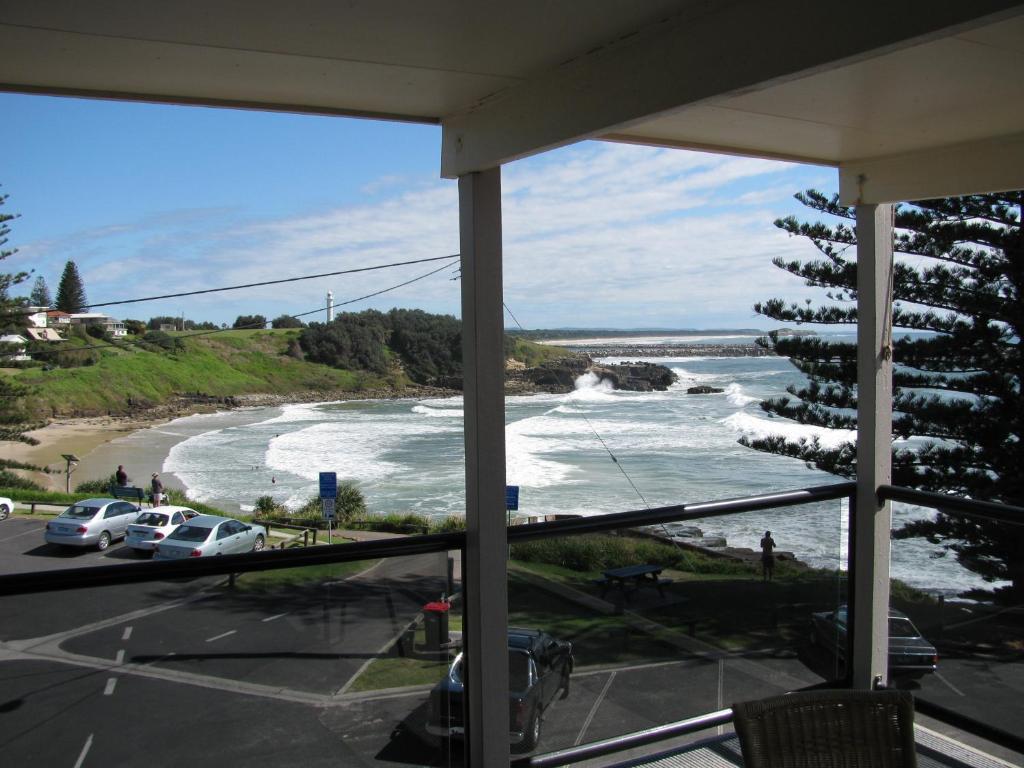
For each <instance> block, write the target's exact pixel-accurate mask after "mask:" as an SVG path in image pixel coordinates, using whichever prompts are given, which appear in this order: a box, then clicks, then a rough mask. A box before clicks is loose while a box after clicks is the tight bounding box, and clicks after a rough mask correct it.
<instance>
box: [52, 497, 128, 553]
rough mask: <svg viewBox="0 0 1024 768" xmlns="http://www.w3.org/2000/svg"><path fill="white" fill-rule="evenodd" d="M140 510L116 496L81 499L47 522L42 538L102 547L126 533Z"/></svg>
mask: <svg viewBox="0 0 1024 768" xmlns="http://www.w3.org/2000/svg"><path fill="white" fill-rule="evenodd" d="M141 511H142V509H141V508H140V507H139V506H138V505H136V504H131V503H130V502H127V501H119V500H118V499H84V500H82V501H78V502H75V503H74V504H72V505H71V506H70V507H68V508H67V509H65V510H64V511H63V512H61V513H60V514H59V515H57V517H55V518H54V519H53V520H51V521H50V522H48V523H47V524H46V533H45V534H44V538H45V539H46V542H47V543H48V544H62V545H64V546H68V547H96V548H97V549H100V550H103V549H106V548H107V547H109V546H110V542H111V541H113V540H114V539H119V538H121V537H122V536H124V535H125V531H126V530H127V529H128V525H129V524H130V523H134V522H135V518H137V517H138V516H139V512H141Z"/></svg>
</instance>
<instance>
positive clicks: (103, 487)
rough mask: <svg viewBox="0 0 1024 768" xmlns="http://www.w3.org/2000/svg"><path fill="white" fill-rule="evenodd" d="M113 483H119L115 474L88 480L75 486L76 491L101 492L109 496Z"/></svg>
mask: <svg viewBox="0 0 1024 768" xmlns="http://www.w3.org/2000/svg"><path fill="white" fill-rule="evenodd" d="M112 485H117V478H116V477H115V476H114V475H111V476H110V477H107V478H102V479H99V480H86V481H85V482H83V483H79V484H78V485H76V486H75V493H101V494H103V495H104V496H107V495H109V494H110V486H112Z"/></svg>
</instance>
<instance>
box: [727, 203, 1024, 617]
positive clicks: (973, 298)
mask: <svg viewBox="0 0 1024 768" xmlns="http://www.w3.org/2000/svg"><path fill="white" fill-rule="evenodd" d="M797 199H798V200H800V202H802V203H803V204H804V205H806V206H807V207H809V208H810V209H812V210H814V211H816V212H818V213H819V214H824V215H825V216H828V217H830V222H833V221H836V220H838V223H824V222H810V223H809V222H800V221H798V220H797V219H796V218H794V217H788V218H785V219H780V220H778V221H776V222H775V225H776V226H777V227H780V228H781V229H783V230H785V231H786V232H788V233H789V234H790V235H795V236H798V237H803V238H806V239H808V240H809V241H810V242H811V243H813V244H814V246H815V247H816V248H817V249H818V251H819V253H820V254H821V258H817V259H814V260H807V261H796V260H794V261H788V262H787V261H784V260H782V259H776V260H775V264H776V266H778V267H779V268H781V269H784V270H786V271H787V272H789V273H791V274H792V275H794V276H796V277H799V278H801V279H803V280H804V282H805V283H806V284H807V285H809V286H814V287H819V288H823V289H825V291H826V293H825V295H826V297H827V298H828V299H829V300H830V303H827V304H822V305H820V306H813V305H806V306H803V305H798V304H794V303H788V302H786V301H784V300H782V299H771V300H770V301H766V302H763V303H759V304H757V305H755V307H754V310H755V311H756V312H758V313H759V314H761V315H764V316H766V317H769V318H772V319H773V320H776V321H780V322H784V323H819V324H826V325H852V324H855V323H856V322H857V309H856V305H855V304H854V303H853V302H855V301H856V285H857V264H856V249H855V245H856V231H855V228H854V227H853V226H852V225H851V224H850V223H848V222H852V221H853V220H854V219H855V214H854V211H853V209H851V208H847V207H844V206H841V205H839V204H838V200H837V198H835V197H832V198H828V197H826V196H824V195H822V194H820V193H818V192H815V191H808V192H806V193H805V194H800V195H797ZM1022 203H1024V193H1022V192H1019V191H1018V192H1006V193H1001V194H990V195H972V196H968V197H958V198H946V199H938V200H922V201H918V202H914V203H910V204H907V205H900V206H897V208H896V210H895V214H894V223H895V229H896V233H895V236H894V251H895V267H894V277H893V296H894V307H893V326H894V328H899V329H902V330H906V331H914V332H919V333H916V334H915V335H914V336H908V335H899V334H896V335H895V339H894V342H893V363H894V368H893V437H894V445H893V452H892V466H893V482H894V483H895V484H897V485H904V486H909V487H913V488H920V489H922V490H928V491H936V492H949V493H956V494H960V495H966V496H970V497H972V498H975V499H984V500H989V501H997V502H1003V503H1007V504H1015V505H1021V504H1024V472H1022V471H1021V467H1024V395H1022V391H1021V383H1022V379H1024V352H1022V349H1021V338H1022V335H1024V243H1022V231H1021V206H1022ZM761 343H762V344H763V345H765V346H768V347H769V348H771V349H773V350H774V351H775V352H777V353H778V354H780V355H783V356H785V357H788V358H790V361H791V362H792V363H793V365H794V366H796V367H797V368H798V369H799V370H800V371H801V372H803V373H804V374H805V375H806V376H807V380H808V381H807V384H806V385H804V386H802V387H791V388H789V390H788V391H789V395H790V396H789V397H780V398H775V399H771V400H766V401H765V402H763V403H762V408H763V409H764V410H766V411H767V412H769V413H771V414H776V415H779V416H784V417H787V418H790V419H794V420H796V421H798V422H800V423H802V424H812V425H817V426H823V427H829V428H833V429H854V428H856V426H857V416H856V408H857V392H856V378H857V349H856V345H855V344H852V343H838V342H832V341H827V340H824V339H822V338H817V337H799V338H795V337H782V336H780V335H778V334H772V335H770V336H769V337H768V338H766V339H763V340H762V342H761ZM741 442H743V443H744V444H746V445H749V446H751V447H754V448H757V449H759V450H763V451H768V452H771V453H776V454H781V455H785V456H791V457H794V458H799V459H801V460H803V461H805V462H807V463H808V464H809V465H813V466H815V467H817V468H819V469H823V470H825V471H827V472H831V473H834V474H838V475H841V476H843V477H847V478H852V477H855V476H856V472H857V466H856V450H855V447H854V446H853V445H852V444H845V445H841V446H838V447H825V446H822V445H821V444H820V443H819V442H818V441H817V440H800V441H799V442H793V441H789V440H786V439H785V438H782V437H770V438H766V439H759V440H742V441H741ZM896 535H897V536H898V537H909V536H923V537H926V538H927V539H928V540H929V541H931V542H932V543H935V544H939V545H941V547H942V548H943V550H944V551H948V552H952V553H953V554H954V556H955V557H956V559H957V561H958V562H959V563H960V564H961V565H963V566H964V567H965V568H967V569H969V570H971V571H974V572H975V573H977V574H979V575H980V576H982V577H983V578H984V579H985V580H987V581H1008V582H1010V586H1009V587H1008V588H1006V589H1005V591H1004V592H1005V593H1006V594H1004V595H1003V596H1005V597H1009V598H1012V599H1016V600H1020V599H1022V598H1024V526H1011V525H1001V524H997V523H989V522H985V521H981V520H978V519H974V518H966V517H962V516H958V515H955V514H951V513H945V512H943V511H941V510H940V511H939V512H938V513H937V514H936V516H935V519H934V520H920V521H915V522H912V523H909V524H907V525H905V526H903V528H901V529H900V530H899V531H897V533H896ZM1001 591H1003V590H1001Z"/></svg>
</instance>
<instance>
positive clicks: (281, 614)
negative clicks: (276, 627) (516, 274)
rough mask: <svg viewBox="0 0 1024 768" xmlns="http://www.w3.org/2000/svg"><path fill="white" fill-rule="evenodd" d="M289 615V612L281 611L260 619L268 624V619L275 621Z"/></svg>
mask: <svg viewBox="0 0 1024 768" xmlns="http://www.w3.org/2000/svg"><path fill="white" fill-rule="evenodd" d="M287 615H288V614H287V613H279V614H277V615H276V616H267V618H265V619H260V621H262V622H263V623H264V624H266V623H267V622H268V621H273V620H274V619H280V618H281V617H282V616H287Z"/></svg>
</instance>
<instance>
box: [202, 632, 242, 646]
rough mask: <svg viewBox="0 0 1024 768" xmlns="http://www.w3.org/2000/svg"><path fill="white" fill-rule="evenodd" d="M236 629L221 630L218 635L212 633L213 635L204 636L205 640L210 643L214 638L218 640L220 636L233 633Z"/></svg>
mask: <svg viewBox="0 0 1024 768" xmlns="http://www.w3.org/2000/svg"><path fill="white" fill-rule="evenodd" d="M237 631H238V630H237V629H229V630H228V631H227V632H221V633H220V634H219V635H214V636H213V637H208V638H206V642H208V643H212V642H213V641H214V640H220V639H221V638H222V637H227V636H228V635H233V634H235V632H237Z"/></svg>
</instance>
